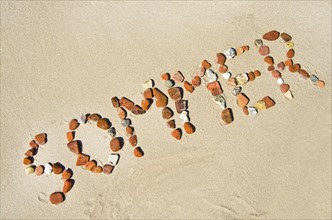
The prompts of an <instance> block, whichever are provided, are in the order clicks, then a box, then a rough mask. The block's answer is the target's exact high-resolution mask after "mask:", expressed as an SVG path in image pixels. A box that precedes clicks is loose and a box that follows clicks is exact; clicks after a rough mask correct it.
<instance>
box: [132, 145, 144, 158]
mask: <svg viewBox="0 0 332 220" xmlns="http://www.w3.org/2000/svg"><path fill="white" fill-rule="evenodd" d="M134 155H135V157H143V156H144V152H143V150H142V148H140V147H136V148H135V149H134Z"/></svg>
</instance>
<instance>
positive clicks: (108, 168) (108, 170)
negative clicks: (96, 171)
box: [103, 164, 114, 174]
mask: <svg viewBox="0 0 332 220" xmlns="http://www.w3.org/2000/svg"><path fill="white" fill-rule="evenodd" d="M113 169H114V166H112V165H110V164H105V165H104V167H103V173H105V174H111V173H112V171H113Z"/></svg>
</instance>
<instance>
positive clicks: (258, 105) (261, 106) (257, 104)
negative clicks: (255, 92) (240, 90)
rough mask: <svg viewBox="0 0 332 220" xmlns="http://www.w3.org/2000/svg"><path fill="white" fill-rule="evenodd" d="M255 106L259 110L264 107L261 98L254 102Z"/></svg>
mask: <svg viewBox="0 0 332 220" xmlns="http://www.w3.org/2000/svg"><path fill="white" fill-rule="evenodd" d="M255 107H256V108H257V109H259V110H263V109H266V107H265V102H264V101H263V100H259V101H257V102H256V104H255Z"/></svg>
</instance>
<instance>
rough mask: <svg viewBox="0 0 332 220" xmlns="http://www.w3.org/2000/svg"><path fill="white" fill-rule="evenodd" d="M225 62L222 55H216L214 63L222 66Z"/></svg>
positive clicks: (224, 57)
mask: <svg viewBox="0 0 332 220" xmlns="http://www.w3.org/2000/svg"><path fill="white" fill-rule="evenodd" d="M225 61H226V56H225V54H223V53H217V56H216V62H217V63H218V64H220V65H224V64H225Z"/></svg>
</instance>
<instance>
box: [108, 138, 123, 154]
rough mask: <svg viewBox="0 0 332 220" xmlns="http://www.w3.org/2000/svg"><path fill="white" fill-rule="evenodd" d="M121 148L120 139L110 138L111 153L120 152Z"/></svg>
mask: <svg viewBox="0 0 332 220" xmlns="http://www.w3.org/2000/svg"><path fill="white" fill-rule="evenodd" d="M122 147H123V143H122V141H121V140H120V138H118V137H116V138H112V140H111V141H110V148H111V150H112V151H113V152H117V151H119V150H121V148H122Z"/></svg>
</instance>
